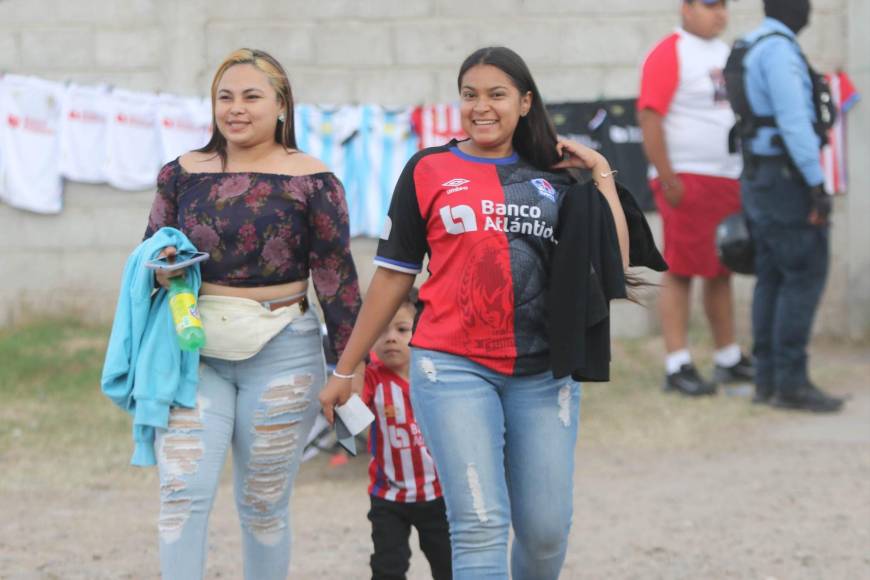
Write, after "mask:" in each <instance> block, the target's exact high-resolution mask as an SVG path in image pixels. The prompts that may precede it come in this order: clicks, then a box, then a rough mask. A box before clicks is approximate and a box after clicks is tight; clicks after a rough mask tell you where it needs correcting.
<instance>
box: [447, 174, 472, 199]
mask: <svg viewBox="0 0 870 580" xmlns="http://www.w3.org/2000/svg"><path fill="white" fill-rule="evenodd" d="M466 183H471V181H470V180H468V179H463V178H461V177H457V178H455V179H451V180H450V181H445V182H444V183H442V184H441V186H442V187H448V188H449V189H448V190H447V191H446V192H445V193H446V194H447V195H450V194H451V193H456V192H457V191H465V190H467V189H468V186H467V185H465V184H466Z"/></svg>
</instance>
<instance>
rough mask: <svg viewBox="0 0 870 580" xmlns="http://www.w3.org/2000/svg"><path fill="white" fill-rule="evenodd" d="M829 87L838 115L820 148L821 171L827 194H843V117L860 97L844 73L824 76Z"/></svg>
mask: <svg viewBox="0 0 870 580" xmlns="http://www.w3.org/2000/svg"><path fill="white" fill-rule="evenodd" d="M825 76H826V78H827V79H828V82H829V83H830V85H831V96H832V97H833V99H834V102H835V103H837V108H838V109H839V111H840V114H839V115H838V116H837V121H836V122H835V123H834V126H833V127H831V130H830V131H828V144H827V145H825V146H824V147H823V148H822V169H823V170H824V172H825V190H826V191H828V192H829V193H845V192H846V191H847V189H848V182H847V180H848V174H847V172H846V123H845V117H846V114H847V113H848V112H849V109H851V108H852V107H853V106H854V105H855V103H857V102H858V100H859V99H860V96H859V94H858V92H857V91H856V90H855V85H853V84H852V79H850V78H849V75H847V74H846V73H845V72H842V71H841V72H838V73H836V74H833V75H825Z"/></svg>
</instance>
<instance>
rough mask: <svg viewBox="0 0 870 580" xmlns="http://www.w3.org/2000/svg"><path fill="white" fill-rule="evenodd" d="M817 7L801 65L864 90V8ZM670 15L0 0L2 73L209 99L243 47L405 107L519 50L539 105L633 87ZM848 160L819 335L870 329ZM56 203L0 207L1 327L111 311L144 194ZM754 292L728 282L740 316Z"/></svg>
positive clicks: (443, 95) (436, 0) (625, 2)
mask: <svg viewBox="0 0 870 580" xmlns="http://www.w3.org/2000/svg"><path fill="white" fill-rule="evenodd" d="M813 6H814V14H813V21H812V24H811V27H810V28H809V29H808V30H807V31H806V32H804V33H803V34H802V37H801V42H802V44H803V46H804V47H805V49H806V51H807V53H808V54H809V56H810V58H811V59H812V60H813V61H814V62H815V63H817V65H818V68H820V69H822V70H832V69H834V68H836V67H839V66H844V67H846V68H847V69H848V70H850V72H852V73H853V76H854V77H855V79H856V81H858V83H859V86H863V87H865V88H866V87H870V84H868V83H867V75H868V71H867V67H868V56H867V55H868V54H870V50H868V47H867V37H866V35H865V34H863V31H862V30H860V26H861V24H860V23H861V22H867V21H868V19H867V8H868V7H867V3H866V2H865V1H864V0H814V2H813ZM678 7H679V0H642V1H640V0H609V1H607V2H601V1H600V0H476V1H473V2H469V1H467V0H365V1H362V0H246V1H245V2H239V1H238V0H77V1H76V2H69V1H68V0H41V1H39V2H35V1H33V0H0V70H2V71H7V72H15V73H20V74H31V75H37V76H41V77H45V78H51V79H57V80H72V81H76V82H82V83H97V82H106V83H110V84H114V85H115V86H119V87H123V88H128V89H133V90H149V91H166V92H172V93H177V94H198V95H205V94H206V93H207V91H208V87H209V84H210V82H211V75H212V72H213V70H214V68H215V67H216V65H217V64H218V63H219V62H220V61H221V60H222V58H223V57H224V56H225V55H226V54H227V53H229V52H230V51H231V50H233V49H235V48H238V47H240V46H251V47H257V48H261V49H264V50H268V51H269V52H271V53H272V54H274V55H275V56H276V57H278V58H279V59H280V60H281V62H282V63H283V64H284V65H285V67H286V69H287V70H288V73H289V74H290V77H291V82H292V83H293V88H294V92H295V96H296V99H297V100H298V101H304V102H313V103H348V102H376V103H381V104H384V105H404V104H414V103H420V102H443V101H450V100H453V99H455V97H456V84H455V83H456V71H457V69H458V67H459V65H460V63H461V61H462V59H463V58H464V57H465V56H466V55H467V54H468V53H470V52H471V51H472V50H474V49H475V48H478V47H480V46H483V45H489V44H504V45H507V46H510V47H512V48H514V49H515V50H517V51H518V52H519V53H520V54H521V55H523V57H524V58H525V59H526V60H527V62H528V63H529V65H530V67H531V68H532V71H533V73H534V74H535V77H536V80H537V81H538V84H539V87H540V89H541V91H542V93H543V96H544V98H545V99H546V100H549V101H551V102H555V101H568V100H588V99H594V98H598V97H629V96H633V95H635V94H636V91H637V81H638V66H639V64H640V62H641V61H642V59H643V57H644V55H645V53H646V51H647V50H648V49H649V48H650V47H651V46H652V45H653V44H654V43H655V42H656V40H657V39H659V38H660V37H662V36H664V35H665V34H667V33H668V32H669V31H670V30H672V29H673V27H674V26H676V25H677V24H678ZM761 15H762V11H761V0H741V1H740V2H734V3H732V4H731V26H730V28H729V31H728V33H727V35H726V40H729V41H730V40H731V39H733V38H734V37H735V36H737V35H738V34H741V33H743V32H745V31H747V30H748V29H750V28H751V27H752V26H754V25H755V24H756V23H757V22H758V20H759V19H760V18H761ZM862 80H863V84H862V82H861V81H862ZM863 108H864V109H866V105H865V106H863ZM851 123H852V125H853V130H852V133H853V135H854V136H858V135H867V134H870V133H868V131H867V114H865V113H864V111H863V109H862V107H860V106H859V107H858V108H857V109H856V113H854V114H853V117H852V120H851ZM859 129H862V130H861V131H859ZM852 157H853V162H852V183H853V184H854V186H855V187H853V190H854V193H853V194H852V195H850V196H848V197H847V198H845V199H842V200H839V201H838V205H837V215H836V220H837V230H836V234H835V250H834V256H835V260H834V268H833V271H832V277H831V283H830V285H829V289H828V291H827V293H826V297H825V301H826V303H825V307H824V309H823V312H822V316H821V317H820V324H819V325H818V327H819V330H820V331H822V332H825V333H830V334H836V335H840V336H868V335H870V279H868V274H867V273H868V272H870V268H868V266H870V263H868V262H870V256H868V255H870V239H867V235H868V231H867V228H864V227H862V225H861V223H860V218H859V217H858V214H856V213H855V211H854V210H866V209H868V207H867V206H868V201H867V194H866V193H863V192H867V191H870V187H867V185H868V184H867V181H868V169H867V163H866V159H867V144H866V142H865V140H864V139H861V138H856V139H853V140H852ZM862 160H863V161H862ZM65 196H66V197H65V208H64V211H63V213H61V214H60V215H57V216H37V215H33V214H28V213H25V212H20V211H17V210H13V209H10V208H8V207H6V206H3V205H0V325H2V324H8V323H11V322H15V321H18V320H22V319H25V318H27V317H30V316H33V315H34V314H48V315H54V314H58V313H66V312H69V313H73V314H77V315H84V316H88V317H91V318H94V319H98V320H108V319H109V318H110V317H111V314H112V310H113V305H114V302H115V299H116V292H117V281H118V278H119V276H120V273H121V269H122V267H123V260H124V258H125V257H126V255H127V254H128V253H129V251H130V250H131V249H132V248H133V247H134V246H135V245H136V244H137V243H138V241H139V239H140V237H141V233H142V231H143V229H144V225H145V220H146V215H147V213H148V207H149V205H150V201H151V197H152V193H151V192H148V191H146V192H141V193H130V192H119V191H115V190H112V189H111V188H108V187H105V186H89V185H84V184H77V183H67V185H66V190H65ZM863 215H867V213H866V212H865V213H864V214H863ZM653 220H654V221H656V220H655V217H653ZM354 249H355V251H356V252H357V253H358V254H359V258H358V262H359V265H360V270H361V274H362V277H363V280H364V281H366V280H368V277H369V276H370V274H371V267H370V265H369V264H370V260H369V259H368V258H369V257H370V255H371V252H372V251H373V244H372V242H371V241H366V240H358V241H356V242H355V243H354ZM750 288H751V284H749V283H747V282H740V283H738V294H739V304H738V307H739V310H740V312H741V313H742V314H745V313H746V312H747V309H748V302H749V289H750ZM743 318H744V319H745V316H744V317H743ZM744 327H745V325H744ZM614 330H615V333H617V334H623V335H640V334H644V333H648V332H651V331H654V330H655V312H654V310H652V309H649V310H646V311H638V310H637V307H635V306H620V307H619V308H618V309H617V311H616V320H615V324H614Z"/></svg>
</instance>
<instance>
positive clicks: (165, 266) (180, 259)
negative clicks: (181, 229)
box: [145, 252, 209, 272]
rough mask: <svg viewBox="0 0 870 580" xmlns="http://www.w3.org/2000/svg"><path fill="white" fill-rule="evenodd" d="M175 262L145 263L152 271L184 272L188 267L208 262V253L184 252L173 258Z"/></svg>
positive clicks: (162, 259)
mask: <svg viewBox="0 0 870 580" xmlns="http://www.w3.org/2000/svg"><path fill="white" fill-rule="evenodd" d="M173 258H174V259H173V261H172V262H170V261H169V260H167V259H166V257H163V258H157V259H155V260H148V261H147V262H145V267H146V268H148V269H150V270H159V271H162V272H174V271H175V270H183V269H184V268H187V267H188V266H192V265H194V264H197V263H199V262H202V261H204V260H208V258H209V255H208V252H192V253H191V252H186V253H185V252H182V253H179V254H176V255H175V256H173Z"/></svg>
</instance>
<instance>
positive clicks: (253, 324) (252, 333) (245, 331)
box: [198, 295, 308, 361]
mask: <svg viewBox="0 0 870 580" xmlns="http://www.w3.org/2000/svg"><path fill="white" fill-rule="evenodd" d="M290 300H292V299H283V301H287V302H289V301H290ZM281 302H282V301H281V300H273V301H271V302H270V303H264V302H257V301H256V300H249V299H247V298H237V297H235V296H212V295H206V296H200V297H199V303H198V308H199V315H200V318H201V319H202V326H203V329H204V330H205V346H203V347H202V349H201V350H200V354H202V355H203V356H210V357H213V358H219V359H223V360H231V361H239V360H245V359H248V358H251V357H252V356H254V355H255V354H257V353H258V352H260V351H261V350H262V349H263V347H264V346H266V343H267V342H269V341H270V340H271V339H272V338H273V337H274V336H275V335H277V334H278V333H279V332H281V331H282V330H283V329H284V328H285V327H286V326H287V325H288V324H290V323H291V322H293V320H294V319H296V318H298V317H300V316H302V315H303V314H304V313H305V312H306V310H307V309H308V307H307V302H306V301H305V299H304V298H303V299H301V300H297V301H296V302H294V303H292V304H290V305H288V306H280V304H281ZM271 308H275V309H274V310H272V309H271Z"/></svg>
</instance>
